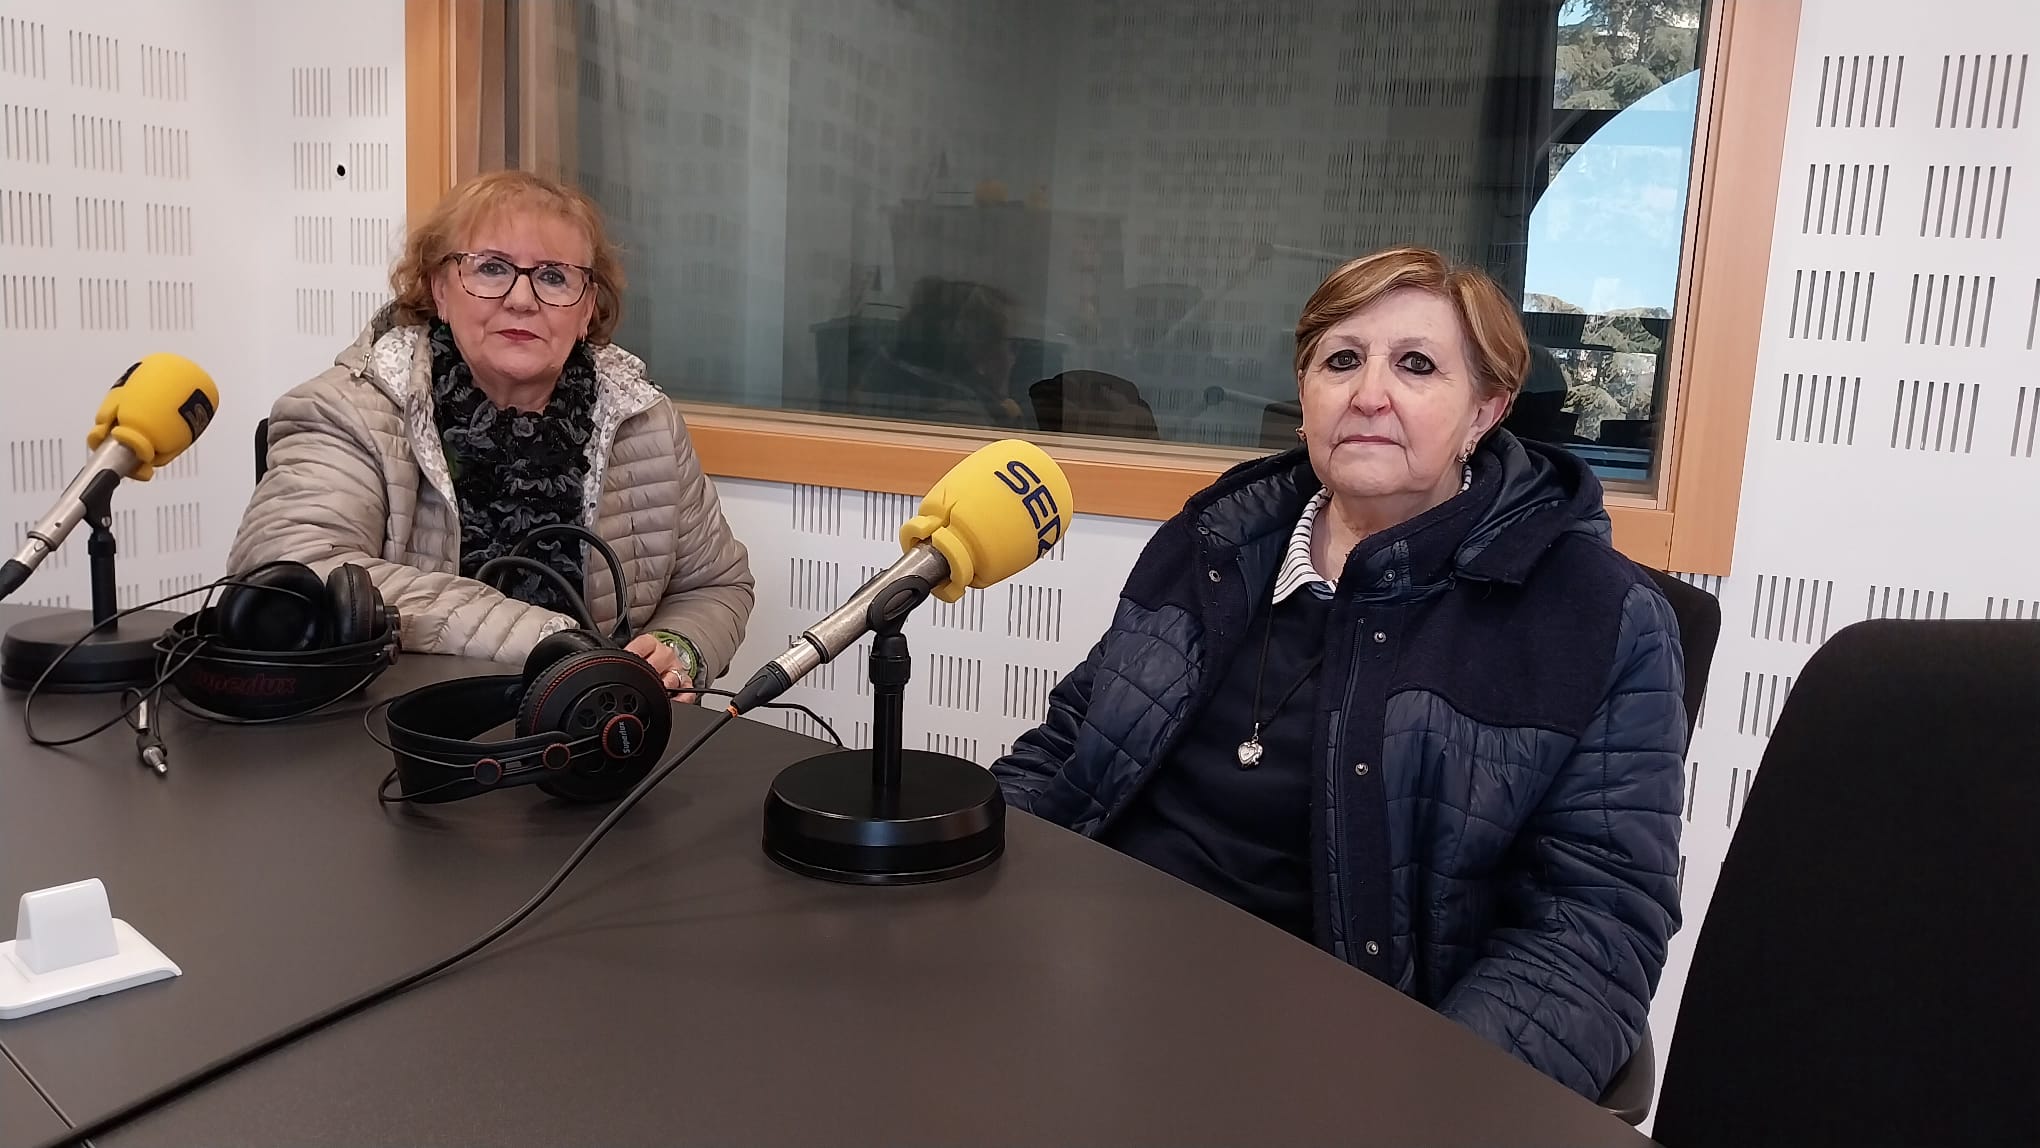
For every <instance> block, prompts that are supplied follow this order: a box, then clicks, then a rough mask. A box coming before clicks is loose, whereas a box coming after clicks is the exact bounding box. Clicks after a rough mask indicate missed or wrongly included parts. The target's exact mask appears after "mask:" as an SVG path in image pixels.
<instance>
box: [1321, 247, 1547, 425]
mask: <svg viewBox="0 0 2040 1148" xmlns="http://www.w3.org/2000/svg"><path fill="white" fill-rule="evenodd" d="M1399 287H1414V288H1416V289H1417V290H1419V291H1426V292H1429V293H1430V294H1432V295H1436V296H1437V297H1439V298H1440V299H1443V300H1445V301H1446V302H1448V303H1450V304H1452V306H1453V308H1454V309H1455V310H1457V311H1458V312H1459V322H1460V324H1461V325H1462V326H1463V327H1465V329H1466V333H1467V338H1468V341H1469V342H1471V343H1472V344H1473V351H1474V363H1473V366H1474V373H1475V380H1476V382H1477V383H1478V384H1479V387H1480V394H1481V397H1482V398H1484V399H1491V398H1494V397H1496V396H1497V395H1501V396H1505V397H1506V398H1507V399H1508V400H1509V402H1510V403H1514V402H1515V401H1516V395H1517V393H1518V392H1520V391H1521V390H1522V389H1523V380H1524V379H1525V378H1527V377H1528V376H1529V374H1530V340H1529V339H1528V338H1527V337H1526V336H1525V335H1524V334H1523V320H1522V318H1521V317H1520V316H1518V315H1517V313H1516V306H1515V304H1513V303H1511V302H1509V297H1508V295H1507V294H1505V293H1504V292H1503V291H1502V289H1501V287H1500V286H1499V285H1498V284H1496V283H1495V281H1494V280H1493V279H1491V278H1489V277H1488V274H1487V272H1485V271H1482V270H1481V269H1480V268H1478V267H1468V266H1462V265H1457V264H1454V263H1452V262H1451V261H1449V260H1447V259H1446V258H1445V257H1444V256H1443V255H1440V254H1439V253H1437V252H1436V251H1432V250H1430V249H1428V248H1424V247H1391V248H1388V249H1387V250H1384V251H1377V252H1375V253H1374V254H1372V255H1363V256H1361V257H1360V258H1358V259H1355V260H1352V261H1351V262H1349V263H1346V264H1345V265H1344V266H1341V267H1340V268H1339V269H1338V270H1336V271H1334V272H1332V273H1331V274H1330V275H1329V276H1326V278H1325V281H1324V282H1323V283H1320V284H1318V289H1317V290H1316V291H1313V292H1311V296H1310V299H1309V301H1308V302H1306V303H1304V305H1303V314H1302V315H1301V316H1300V317H1298V318H1297V320H1296V372H1297V375H1298V376H1299V377H1301V376H1302V374H1303V369H1304V364H1306V363H1308V362H1310V358H1311V355H1312V354H1313V353H1315V352H1316V351H1317V345H1318V341H1319V340H1321V339H1323V338H1324V335H1325V332H1326V331H1328V330H1330V329H1331V328H1332V327H1334V326H1336V325H1337V324H1338V323H1340V322H1341V321H1342V320H1344V319H1346V318H1347V317H1348V316H1350V315H1352V314H1353V313H1354V312H1356V311H1359V310H1361V309H1362V308H1364V307H1366V306H1368V305H1369V304H1371V303H1373V302H1374V301H1375V300H1377V299H1380V298H1381V297H1382V296H1384V295H1386V294H1388V293H1389V292H1391V291H1394V290H1396V289H1397V288H1399Z"/></svg>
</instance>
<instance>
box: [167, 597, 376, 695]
mask: <svg viewBox="0 0 2040 1148" xmlns="http://www.w3.org/2000/svg"><path fill="white" fill-rule="evenodd" d="M400 624H401V618H400V617H399V615H398V613H397V611H396V610H395V609H394V608H393V607H391V606H389V605H387V604H385V603H384V602H383V597H382V593H381V591H379V590H377V589H376V588H375V583H374V582H373V581H371V580H370V579H369V576H368V571H366V570H364V569H362V568H361V567H360V566H357V565H355V564H354V563H352V562H343V563H341V564H340V565H338V566H335V567H334V568H333V570H332V571H331V572H330V573H329V574H327V575H326V576H325V577H324V578H321V577H319V575H318V574H316V573H314V572H313V570H312V569H311V567H309V566H306V565H305V564H304V563H302V562H291V561H278V562H267V563H264V564H263V565H261V566H257V567H255V568H254V569H252V570H250V571H248V572H247V573H245V574H241V575H238V576H236V577H235V578H234V579H233V580H232V581H231V583H230V584H228V586H227V587H226V589H225V590H224V591H223V592H222V593H221V594H220V598H219V601H218V602H217V604H215V605H212V606H209V607H205V608H203V609H201V610H199V611H198V612H197V613H194V614H189V615H186V616H185V617H184V618H182V619H179V620H178V622H177V623H176V624H175V625H173V626H171V627H170V629H168V630H166V631H164V633H163V635H162V636H161V637H160V638H158V639H157V640H156V653H157V659H158V665H159V673H160V674H161V675H162V677H163V680H165V681H167V682H168V683H169V684H171V685H174V686H176V687H177V692H178V693H179V694H181V695H183V698H184V700H186V701H188V702H190V703H191V704H192V705H194V706H196V707H198V708H199V709H201V710H206V711H210V713H208V714H206V715H203V716H216V717H220V718H224V719H226V720H228V721H242V722H266V721H283V720H287V719H289V718H294V717H302V716H305V715H307V714H310V713H312V712H313V711H315V710H321V709H325V708H326V707H328V706H330V705H333V704H334V703H336V702H338V701H340V700H342V699H344V698H346V697H349V696H351V695H353V694H356V693H359V692H360V691H361V690H363V689H366V688H367V687H368V685H369V684H370V683H372V682H374V681H375V680H376V679H377V678H378V677H381V676H382V673H383V671H385V670H387V669H388V668H389V667H390V666H391V665H393V664H394V663H395V662H396V660H397V655H398V651H399V646H400V637H399V634H400V629H401V625H400Z"/></svg>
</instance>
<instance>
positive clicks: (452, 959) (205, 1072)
mask: <svg viewBox="0 0 2040 1148" xmlns="http://www.w3.org/2000/svg"><path fill="white" fill-rule="evenodd" d="M734 716H735V715H733V714H731V713H729V712H728V711H724V712H722V713H719V714H717V715H716V717H715V720H714V721H712V722H710V723H709V725H708V728H707V729H705V730H702V731H701V732H700V733H699V734H697V735H695V738H694V740H693V741H690V742H688V743H687V745H686V746H685V747H683V748H682V749H681V750H680V752H679V753H677V754H674V755H673V756H672V757H671V758H669V759H667V760H666V762H665V764H663V765H661V766H659V767H658V768H657V769H654V770H653V771H652V772H651V773H649V774H646V775H645V779H644V780H643V781H640V782H638V783H637V786H636V788H634V789H632V790H631V791H630V792H629V793H628V794H625V795H624V797H623V799H622V800H621V801H619V802H618V803H617V805H616V808H615V809H612V810H610V811H609V815H608V816H606V817H604V818H603V819H602V821H601V822H600V823H599V824H597V825H596V826H595V828H594V829H592V830H590V831H589V833H588V836H587V837H585V838H583V839H582V841H581V844H580V845H579V846H577V847H576V848H575V849H574V851H573V853H571V854H569V855H568V857H567V860H566V862H565V863H564V864H562V865H561V866H560V867H559V870H558V871H557V872H555V873H554V874H553V875H552V877H551V879H549V880H548V881H546V883H545V884H544V885H543V886H542V887H540V889H539V890H538V892H537V893H535V894H533V895H532V897H531V899H530V900H528V901H526V902H525V903H524V904H523V905H521V906H519V907H518V909H517V911H515V912H513V913H511V914H510V915H509V916H507V917H505V918H503V919H502V920H501V921H500V922H498V923H497V924H496V926H495V927H494V928H492V929H490V930H489V931H488V932H486V933H483V934H482V935H481V936H479V937H477V938H475V939H474V940H473V941H471V942H469V943H468V944H467V946H466V947H464V948H462V949H461V950H459V951H458V952H456V953H454V954H453V955H452V956H449V957H444V958H441V959H440V960H437V961H434V962H433V963H432V964H429V965H426V966H425V967H424V968H421V969H418V970H416V971H415V972H410V973H406V974H404V975H403V976H401V977H398V978H397V979H395V980H393V981H390V982H389V983H387V984H384V985H382V986H380V987H378V988H373V989H370V990H369V991H367V992H365V993H362V994H360V995H359V996H356V997H353V998H351V999H349V1000H346V1001H343V1002H341V1003H340V1004H337V1005H334V1006H333V1007H331V1008H329V1009H326V1010H325V1011H324V1012H321V1013H317V1014H315V1015H313V1016H311V1017H308V1018H306V1019H304V1020H302V1021H299V1022H298V1023H297V1024H294V1025H292V1026H291V1027H289V1028H286V1029H283V1030H281V1031H279V1032H275V1033H271V1034H270V1035H268V1036H266V1037H263V1038H262V1039H261V1040H258V1041H256V1042H255V1043H253V1044H251V1045H248V1046H247V1047H245V1048H242V1049H240V1050H239V1051H237V1052H232V1053H229V1054H227V1055H226V1056H223V1057H221V1058H219V1059H218V1060H215V1061H213V1062H212V1063H211V1064H208V1065H205V1066H204V1067H202V1068H199V1069H197V1070H195V1071H193V1072H189V1073H186V1074H185V1075H183V1076H181V1077H179V1078H177V1079H176V1080H173V1081H171V1082H170V1083H168V1084H166V1085H164V1086H163V1087H161V1088H158V1089H156V1090H155V1091H153V1092H150V1093H147V1094H146V1095H144V1096H142V1097H140V1098H138V1099H136V1100H133V1101H130V1102H129V1103H127V1104H124V1105H122V1106H120V1107H119V1108H116V1109H114V1110H113V1111H112V1112H109V1113H107V1114H106V1115H104V1116H101V1117H99V1118H98V1119H96V1120H94V1121H92V1122H91V1123H90V1124H86V1125H84V1126H83V1127H80V1128H74V1129H72V1130H71V1131H69V1132H66V1133H64V1134H63V1135H61V1136H59V1137H57V1138H56V1139H54V1140H50V1141H47V1142H45V1143H44V1144H42V1145H41V1146H40V1148H69V1146H72V1145H83V1144H85V1143H86V1142H87V1141H89V1140H93V1139H95V1138H97V1137H101V1136H105V1135H106V1134H107V1133H109V1132H112V1131H113V1130H114V1129H116V1128H119V1127H121V1126H122V1125H124V1124H126V1123H128V1122H129V1121H131V1120H133V1119H135V1118H136V1117H138V1116H143V1115H146V1114H148V1113H150V1112H153V1111H155V1110H156V1109H157V1108H160V1107H162V1106H163V1105H165V1104H168V1103H170V1102H171V1101H173V1100H176V1099H178V1098H180V1097H182V1096H185V1095H187V1094H189V1093H191V1092H195V1091H197V1090H198V1089H200V1088H202V1087H204V1086H205V1085H207V1084H210V1083H212V1082H213V1081H215V1080H218V1079H219V1078H220V1077H222V1076H225V1075H227V1074H228V1073H230V1072H232V1071H234V1070H235V1069H237V1068H241V1067H243V1066H244V1065H248V1064H252V1063H253V1062H255V1061H256V1060H259V1059H261V1058H262V1057H264V1056H267V1055H268V1054H269V1053H272V1052H275V1051H276V1050H277V1049H280V1048H283V1047H284V1046H286V1045H289V1044H291V1043H293V1042H295V1041H297V1040H300V1039H302V1038H304V1037H306V1036H310V1035H311V1034H312V1033H315V1032H317V1031H319V1030H320V1029H322V1028H325V1027H326V1026H327V1025H330V1024H333V1023H334V1022H336V1021H340V1020H345V1019H346V1018H348V1017H350V1016H353V1015H354V1014H355V1013H358V1012H361V1011H363V1010H365V1009H368V1008H372V1007H374V1006H375V1005H378V1004H381V1003H382V1002H384V1001H386V1000H389V999H391V998H392V997H396V996H398V995H400V994H402V993H404V992H407V991H409V990H410V989H413V988H415V987H417V986H418V985H420V984H422V983H424V982H425V981H428V980H431V979H432V978H433V977H436V976H438V975H439V974H440V973H443V972H445V971H446V970H448V969H450V968H452V967H453V966H455V965H457V964H459V963H460V962H462V961H464V960H466V959H468V958H469V957H471V956H473V955H474V954H476V953H478V952H480V951H482V950H483V949H484V948H487V947H488V946H489V945H491V944H493V943H495V942H496V941H497V940H498V939H499V938H501V937H502V936H503V934H505V933H507V932H509V931H510V930H511V929H514V928H516V927H517V926H518V925H519V924H521V923H523V921H524V919H525V918H526V917H529V916H530V915H531V914H532V913H533V912H534V911H536V910H537V909H538V907H539V906H540V905H543V904H544V903H545V902H546V899H547V898H549V897H551V896H552V895H553V893H554V892H555V891H556V890H558V889H559V887H560V886H561V885H563V884H565V883H566V880H567V878H568V877H569V876H570V875H572V873H573V872H574V870H575V869H576V868H577V867H579V865H580V864H581V861H582V860H583V859H584V858H586V857H587V856H588V853H589V851H590V850H592V849H594V848H595V844H596V842H598V841H601V840H602V838H603V836H604V835H605V834H607V833H608V832H609V830H610V828H611V827H613V826H614V825H615V824H616V823H617V821H618V820H620V819H621V818H622V817H623V815H624V814H625V813H628V812H629V811H630V809H631V807H632V806H634V805H636V804H637V803H638V802H639V801H641V800H643V798H644V796H645V794H647V793H650V792H651V791H652V787H653V786H655V785H657V784H659V782H661V781H663V780H665V778H666V775H667V774H669V773H672V772H673V771H674V770H675V769H677V768H679V766H680V764H681V763H682V762H684V761H686V760H687V759H688V758H689V757H691V756H693V754H694V752H695V751H696V750H698V749H700V748H701V747H702V745H703V744H704V743H706V742H707V741H708V739H709V738H711V737H713V736H714V735H715V732H716V731H717V730H719V729H721V728H722V727H723V726H724V725H725V724H726V723H727V722H729V721H730V720H731V718H732V717H734Z"/></svg>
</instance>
